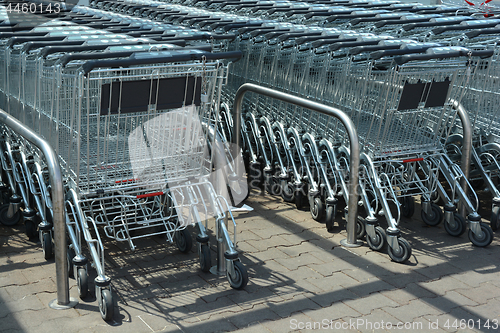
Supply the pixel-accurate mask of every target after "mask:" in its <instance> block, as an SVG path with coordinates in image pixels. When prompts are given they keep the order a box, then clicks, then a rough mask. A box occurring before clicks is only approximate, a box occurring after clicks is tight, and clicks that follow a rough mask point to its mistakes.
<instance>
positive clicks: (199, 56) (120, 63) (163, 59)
mask: <svg viewBox="0 0 500 333" xmlns="http://www.w3.org/2000/svg"><path fill="white" fill-rule="evenodd" d="M141 53H142V54H145V53H146V52H141ZM169 53H170V54H169V55H164V54H161V55H160V56H157V57H155V56H151V57H144V58H142V57H136V56H135V55H137V54H139V53H134V54H132V55H131V56H130V57H129V58H126V59H114V60H91V61H88V62H86V63H85V64H83V65H82V71H83V74H84V75H85V74H88V73H89V72H90V71H92V70H93V69H94V68H99V67H107V68H109V67H129V66H135V65H146V64H155V63H171V62H183V61H190V60H203V59H206V60H222V59H234V60H239V59H240V58H241V57H242V52H241V51H231V52H220V53H210V52H202V51H197V50H190V52H185V53H180V52H178V53H176V52H169Z"/></svg>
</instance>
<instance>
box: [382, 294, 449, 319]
mask: <svg viewBox="0 0 500 333" xmlns="http://www.w3.org/2000/svg"><path fill="white" fill-rule="evenodd" d="M382 310H384V311H385V312H387V313H390V314H391V315H392V316H394V317H396V318H397V319H399V320H401V321H402V322H403V323H406V322H413V321H414V319H415V318H419V317H422V316H425V315H437V314H439V313H441V312H440V311H439V310H437V309H436V308H435V307H433V306H431V305H429V304H427V303H425V302H423V301H421V300H418V299H415V300H412V301H410V302H409V303H408V304H407V305H402V306H397V307H385V308H383V309H382Z"/></svg>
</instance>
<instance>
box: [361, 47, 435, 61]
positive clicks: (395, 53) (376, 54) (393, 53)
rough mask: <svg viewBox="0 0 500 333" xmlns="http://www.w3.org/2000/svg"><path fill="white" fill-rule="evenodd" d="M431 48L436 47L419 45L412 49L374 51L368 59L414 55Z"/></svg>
mask: <svg viewBox="0 0 500 333" xmlns="http://www.w3.org/2000/svg"><path fill="white" fill-rule="evenodd" d="M431 47H436V45H435V44H434V45H419V46H418V47H412V48H403V49H397V50H381V51H375V52H372V53H371V54H370V58H372V59H380V58H382V57H391V56H398V55H405V54H415V53H423V52H425V51H427V50H428V49H430V48H431Z"/></svg>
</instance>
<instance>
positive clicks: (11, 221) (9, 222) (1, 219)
mask: <svg viewBox="0 0 500 333" xmlns="http://www.w3.org/2000/svg"><path fill="white" fill-rule="evenodd" d="M9 206H10V204H8V203H7V204H4V205H2V206H0V223H2V224H3V225H6V226H8V227H12V226H14V225H16V224H17V223H18V222H19V220H20V219H21V212H20V211H19V210H18V211H17V212H15V213H14V215H12V216H11V217H8V216H7V211H8V210H9Z"/></svg>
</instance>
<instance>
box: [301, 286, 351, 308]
mask: <svg viewBox="0 0 500 333" xmlns="http://www.w3.org/2000/svg"><path fill="white" fill-rule="evenodd" d="M304 282H308V281H304ZM309 290H310V289H309ZM311 293H312V295H308V296H307V297H309V298H310V299H311V300H312V301H313V302H315V303H318V304H319V305H321V306H322V307H327V306H330V305H332V304H333V303H335V302H340V301H346V300H350V299H356V298H358V295H356V294H354V293H353V292H352V291H349V290H347V289H345V288H344V287H342V286H336V287H332V289H331V290H330V291H328V292H324V291H321V292H315V291H311Z"/></svg>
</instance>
